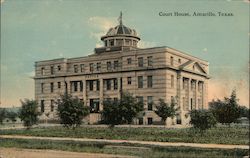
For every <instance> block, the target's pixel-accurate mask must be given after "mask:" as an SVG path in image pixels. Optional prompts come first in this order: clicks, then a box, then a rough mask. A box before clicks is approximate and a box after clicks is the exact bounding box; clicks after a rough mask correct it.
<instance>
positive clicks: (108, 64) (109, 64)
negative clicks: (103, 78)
mask: <svg viewBox="0 0 250 158" xmlns="http://www.w3.org/2000/svg"><path fill="white" fill-rule="evenodd" d="M111 68H112V67H111V62H110V61H108V62H107V70H111Z"/></svg>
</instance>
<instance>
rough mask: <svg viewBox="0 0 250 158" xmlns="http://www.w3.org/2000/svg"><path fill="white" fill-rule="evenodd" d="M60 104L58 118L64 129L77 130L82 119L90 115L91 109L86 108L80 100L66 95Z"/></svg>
mask: <svg viewBox="0 0 250 158" xmlns="http://www.w3.org/2000/svg"><path fill="white" fill-rule="evenodd" d="M57 104H58V111H57V112H58V116H59V118H60V123H61V124H63V126H64V127H67V128H72V129H75V128H76V127H78V126H80V125H81V123H82V119H83V118H84V117H85V116H87V115H88V114H89V108H88V107H86V106H84V104H83V102H81V101H80V100H79V99H78V98H73V97H72V96H71V95H68V94H65V95H62V96H61V99H60V101H59V102H57Z"/></svg>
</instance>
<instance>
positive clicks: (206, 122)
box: [190, 109, 216, 134]
mask: <svg viewBox="0 0 250 158" xmlns="http://www.w3.org/2000/svg"><path fill="white" fill-rule="evenodd" d="M190 117H191V121H190V123H191V124H192V125H193V127H194V128H195V129H198V130H199V131H200V132H201V134H203V132H204V131H205V130H207V129H209V128H212V127H214V126H215V125H216V119H215V117H214V115H213V113H212V112H211V111H209V110H205V109H202V110H192V111H191V112H190Z"/></svg>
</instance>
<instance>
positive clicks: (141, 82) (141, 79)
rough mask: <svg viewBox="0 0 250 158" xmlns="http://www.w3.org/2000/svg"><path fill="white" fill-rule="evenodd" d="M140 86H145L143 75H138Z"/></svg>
mask: <svg viewBox="0 0 250 158" xmlns="http://www.w3.org/2000/svg"><path fill="white" fill-rule="evenodd" d="M138 88H143V77H142V76H138Z"/></svg>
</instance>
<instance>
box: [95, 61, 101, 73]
mask: <svg viewBox="0 0 250 158" xmlns="http://www.w3.org/2000/svg"><path fill="white" fill-rule="evenodd" d="M96 70H97V71H101V63H97V64H96Z"/></svg>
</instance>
